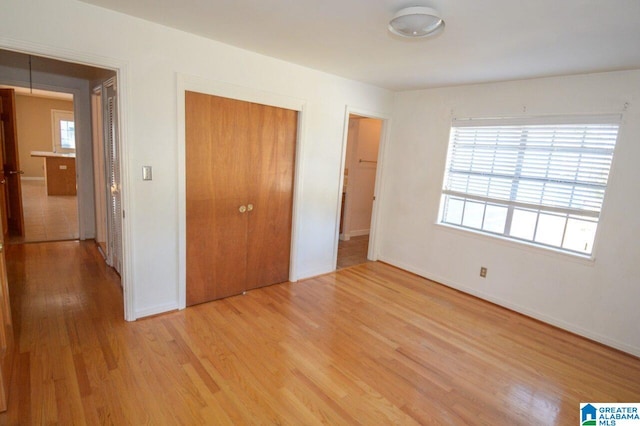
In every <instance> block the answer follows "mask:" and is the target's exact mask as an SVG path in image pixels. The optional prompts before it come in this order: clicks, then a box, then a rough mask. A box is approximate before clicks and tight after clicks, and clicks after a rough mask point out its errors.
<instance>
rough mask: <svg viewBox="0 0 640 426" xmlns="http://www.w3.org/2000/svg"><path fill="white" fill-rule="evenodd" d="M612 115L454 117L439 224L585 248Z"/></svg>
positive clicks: (601, 188)
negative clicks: (539, 117) (503, 117)
mask: <svg viewBox="0 0 640 426" xmlns="http://www.w3.org/2000/svg"><path fill="white" fill-rule="evenodd" d="M542 120H543V121H542ZM619 120H620V117H619V116H615V117H612V116H609V117H587V118H574V117H568V118H564V119H551V118H547V119H537V120H536V121H537V122H536V121H534V120H533V119H531V120H529V121H525V120H517V121H515V120H511V119H488V120H474V119H470V120H456V121H454V124H453V125H452V127H451V134H450V140H449V153H448V156H447V166H446V171H445V178H444V187H443V190H442V198H441V206H440V219H439V223H441V224H446V225H452V226H456V227H461V228H466V229H469V230H474V231H477V232H481V233H485V234H489V235H497V236H502V237H506V238H508V239H511V240H517V241H522V242H527V243H530V244H535V245H538V246H543V247H551V248H555V249H559V250H561V251H565V252H570V253H578V254H581V255H591V253H592V250H593V243H594V240H595V235H596V230H597V227H598V220H599V218H600V211H601V209H602V203H603V200H604V194H605V189H606V187H607V180H608V177H609V169H610V167H611V161H612V158H613V150H614V147H615V143H616V139H617V135H618V122H619Z"/></svg>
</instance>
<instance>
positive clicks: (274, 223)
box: [247, 104, 298, 289]
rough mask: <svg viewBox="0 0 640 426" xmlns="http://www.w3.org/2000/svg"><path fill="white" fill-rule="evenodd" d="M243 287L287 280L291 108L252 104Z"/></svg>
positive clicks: (292, 138)
mask: <svg viewBox="0 0 640 426" xmlns="http://www.w3.org/2000/svg"><path fill="white" fill-rule="evenodd" d="M251 115H252V117H253V118H254V120H255V122H257V123H259V125H258V126H257V128H254V129H253V131H252V132H253V133H252V134H251V135H250V141H251V161H250V162H251V179H250V181H251V182H252V185H251V187H250V193H251V196H250V197H249V198H250V200H252V204H253V206H254V208H253V210H252V211H251V212H250V215H249V233H248V247H247V263H248V265H249V268H248V270H247V274H248V275H247V288H248V289H251V288H257V287H262V286H266V285H270V284H275V283H280V282H284V281H287V280H288V279H289V260H290V251H291V250H290V246H291V218H292V203H293V172H294V161H295V144H296V134H297V127H298V114H297V112H296V111H291V110H286V109H282V108H275V107H269V106H264V105H255V104H254V105H252V109H251Z"/></svg>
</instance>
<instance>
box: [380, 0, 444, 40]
mask: <svg viewBox="0 0 640 426" xmlns="http://www.w3.org/2000/svg"><path fill="white" fill-rule="evenodd" d="M442 28H444V21H443V20H442V18H441V17H440V14H439V13H438V12H437V11H436V10H435V9H432V8H430V7H422V6H415V7H407V8H404V9H401V10H399V11H398V13H396V14H395V16H394V17H393V19H391V21H389V31H391V32H392V33H393V34H396V35H399V36H401V37H409V38H421V37H428V36H430V35H434V34H435V33H437V32H438V31H439V30H441V29H442Z"/></svg>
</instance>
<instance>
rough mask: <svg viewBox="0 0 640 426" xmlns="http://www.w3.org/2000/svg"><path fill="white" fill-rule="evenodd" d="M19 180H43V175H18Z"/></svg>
mask: <svg viewBox="0 0 640 426" xmlns="http://www.w3.org/2000/svg"><path fill="white" fill-rule="evenodd" d="M20 180H42V181H43V180H44V178H43V177H37V176H20Z"/></svg>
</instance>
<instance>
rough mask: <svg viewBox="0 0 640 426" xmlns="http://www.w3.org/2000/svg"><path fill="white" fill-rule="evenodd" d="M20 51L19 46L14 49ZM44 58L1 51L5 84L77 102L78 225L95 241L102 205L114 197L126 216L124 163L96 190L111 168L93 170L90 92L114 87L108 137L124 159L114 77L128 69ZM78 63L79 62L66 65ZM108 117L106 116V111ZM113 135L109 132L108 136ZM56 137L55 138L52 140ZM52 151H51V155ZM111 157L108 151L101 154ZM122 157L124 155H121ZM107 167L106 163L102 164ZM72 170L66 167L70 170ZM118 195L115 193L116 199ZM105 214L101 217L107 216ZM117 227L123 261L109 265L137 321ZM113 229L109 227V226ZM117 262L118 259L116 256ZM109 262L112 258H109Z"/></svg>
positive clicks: (83, 236) (81, 235) (66, 56)
mask: <svg viewBox="0 0 640 426" xmlns="http://www.w3.org/2000/svg"><path fill="white" fill-rule="evenodd" d="M21 47H23V48H24V49H31V46H21ZM14 48H15V46H14ZM41 53H42V54H45V55H47V56H48V57H44V56H36V55H30V54H28V53H21V52H18V51H8V50H3V49H0V84H6V85H10V86H15V87H23V88H28V89H27V90H28V91H29V92H31V91H33V92H36V91H38V90H48V91H56V92H64V93H68V94H71V95H72V98H73V108H72V109H73V115H74V120H73V133H74V138H75V141H76V142H77V146H76V149H77V157H76V171H75V172H74V173H73V174H74V175H75V176H76V177H77V178H76V182H75V183H76V185H75V186H76V191H77V203H76V205H77V216H78V219H77V223H78V239H80V240H90V239H94V238H95V234H96V222H97V221H98V220H101V219H99V218H97V217H96V210H97V209H98V207H97V206H98V204H100V205H102V206H108V208H109V209H111V205H109V204H108V203H109V200H110V199H112V198H113V199H116V200H117V203H113V204H114V207H113V208H114V210H113V214H114V215H117V216H118V218H121V217H122V210H123V207H122V203H121V196H120V194H121V192H122V185H121V182H120V170H119V168H120V163H119V162H110V163H109V164H108V166H113V167H114V169H113V170H112V172H113V173H111V175H113V176H116V180H117V181H116V182H115V183H114V184H112V185H107V186H106V187H104V186H103V187H101V188H97V187H95V186H94V182H95V181H96V179H95V177H96V175H100V176H102V175H103V174H106V173H107V171H106V170H97V169H96V168H95V167H94V158H93V152H92V151H93V147H92V142H93V137H92V136H93V135H92V127H93V126H92V121H91V120H92V98H91V88H92V87H96V85H104V84H105V82H107V81H112V82H113V84H112V86H111V89H112V90H113V93H109V95H108V96H105V99H107V100H108V101H109V102H110V103H111V106H112V107H111V108H110V109H108V111H109V113H110V114H111V116H112V118H114V121H113V126H109V128H108V130H109V132H107V131H105V139H106V138H110V140H111V141H113V147H114V149H113V154H114V155H118V156H119V155H120V152H121V149H120V147H119V145H120V143H121V142H120V138H119V135H120V129H119V126H118V125H117V122H116V121H115V120H116V119H117V117H118V115H119V111H118V108H117V105H119V101H118V100H117V98H116V96H115V90H116V85H115V78H116V76H117V70H122V69H123V67H126V64H123V63H119V62H117V61H109V63H108V65H107V63H105V65H106V66H108V67H110V69H108V68H99V67H97V66H91V65H82V64H81V63H91V61H92V60H93V59H92V58H86V57H84V56H83V55H82V54H75V53H70V52H66V51H65V52H49V51H42V52H41ZM56 53H57V54H59V55H61V56H60V57H61V58H62V59H61V60H57V59H52V57H51V56H52V55H55V54H56ZM67 60H69V61H74V60H75V61H76V62H67ZM105 114H106V113H105ZM61 120H62V121H66V123H62V122H61V123H59V124H60V125H59V127H60V128H61V129H62V128H64V127H66V130H67V133H69V130H70V129H69V121H70V120H64V117H62V118H61ZM107 133H108V134H107ZM50 137H51V136H50ZM59 145H60V147H61V148H62V145H66V146H68V145H69V143H68V138H67V140H66V141H63V140H62V137H61V140H60V142H59ZM51 150H52V149H49V151H51ZM100 154H101V155H105V156H107V153H100ZM118 158H119V157H118ZM103 164H107V162H106V161H103ZM68 169H69V167H67V170H68ZM113 194H116V195H115V196H114V195H113ZM98 200H99V201H103V200H107V201H106V202H102V203H98V202H97V201H98ZM104 216H105V215H101V217H104ZM114 223H115V224H116V225H117V227H114V228H111V229H112V230H113V233H114V235H116V236H117V239H114V240H115V242H114V243H113V246H114V247H117V252H118V257H117V262H114V264H115V265H113V264H110V265H111V266H113V267H114V269H116V270H117V271H118V272H120V273H121V275H122V286H123V288H124V289H125V292H124V297H123V299H124V308H125V319H126V320H134V319H135V313H134V310H133V306H134V305H133V298H132V293H133V292H127V291H126V289H127V282H128V279H127V278H126V275H127V272H126V271H125V268H124V262H123V261H122V259H123V258H124V255H123V254H122V253H123V252H124V250H123V247H122V246H123V245H124V242H123V240H124V239H125V238H123V237H122V234H123V226H122V223H121V221H114ZM106 226H108V225H105V227H106ZM112 258H113V257H112ZM107 261H108V260H107Z"/></svg>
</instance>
